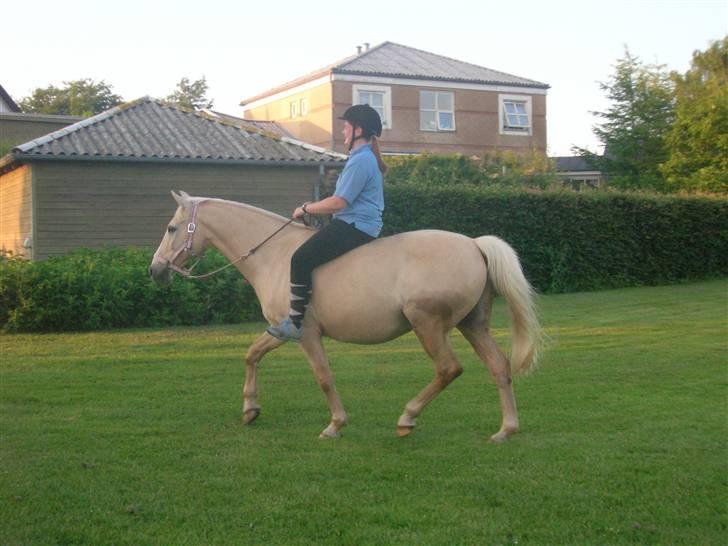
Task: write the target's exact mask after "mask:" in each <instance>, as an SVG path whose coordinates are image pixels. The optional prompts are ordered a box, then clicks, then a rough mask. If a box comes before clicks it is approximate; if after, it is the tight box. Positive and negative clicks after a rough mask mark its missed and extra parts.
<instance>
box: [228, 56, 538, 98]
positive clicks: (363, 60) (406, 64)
mask: <svg viewBox="0 0 728 546" xmlns="http://www.w3.org/2000/svg"><path fill="white" fill-rule="evenodd" d="M326 74H347V75H360V76H376V77H387V78H404V79H423V80H435V81H444V82H457V83H474V84H490V85H509V86H515V87H532V88H538V89H548V88H549V85H548V84H546V83H542V82H538V81H535V80H530V79H527V78H522V77H520V76H514V75H512V74H507V73H506V72H500V71H498V70H493V69H491V68H486V67H484V66H478V65H475V64H471V63H467V62H465V61H459V60H457V59H452V58H450V57H445V56H443V55H437V54H435V53H430V52H428V51H423V50H421V49H416V48H414V47H409V46H405V45H401V44H397V43H394V42H383V43H381V44H379V45H377V46H374V47H372V48H369V49H367V50H365V51H363V52H362V53H360V54H358V55H353V56H350V57H347V58H345V59H342V60H340V61H338V62H336V63H333V64H331V65H329V66H326V67H324V68H320V69H318V70H315V71H313V72H311V73H309V74H306V75H305V76H301V77H299V78H296V79H295V80H292V81H290V82H288V83H285V84H283V85H281V86H279V87H276V88H274V89H270V90H268V91H266V92H264V93H261V94H259V95H256V96H254V97H250V98H248V99H245V100H243V101H242V102H241V104H243V105H245V104H249V103H251V102H253V101H256V100H258V99H261V98H263V97H267V96H269V95H273V94H275V93H278V92H280V91H284V90H286V89H291V88H293V87H297V86H298V85H302V84H303V83H306V82H308V81H311V80H315V79H317V78H320V77H321V76H325V75H326Z"/></svg>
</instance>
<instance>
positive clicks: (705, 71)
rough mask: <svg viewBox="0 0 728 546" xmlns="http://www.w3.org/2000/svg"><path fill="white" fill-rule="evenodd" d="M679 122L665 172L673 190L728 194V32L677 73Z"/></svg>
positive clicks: (669, 141) (674, 128)
mask: <svg viewBox="0 0 728 546" xmlns="http://www.w3.org/2000/svg"><path fill="white" fill-rule="evenodd" d="M673 79H674V81H675V122H674V124H673V126H672V130H671V131H670V133H669V135H668V137H667V147H668V151H669V154H670V156H669V158H668V159H667V161H666V162H665V163H663V164H662V166H661V170H662V173H663V174H664V175H665V177H666V178H667V182H668V185H669V187H670V188H671V189H676V190H680V189H683V190H699V191H713V192H728V36H727V37H725V38H723V39H722V40H719V41H716V42H713V44H712V45H711V46H710V47H709V48H708V49H707V50H706V51H704V52H701V51H696V52H694V53H693V60H692V63H691V66H690V69H689V70H688V71H687V72H686V73H685V75H680V74H678V73H673Z"/></svg>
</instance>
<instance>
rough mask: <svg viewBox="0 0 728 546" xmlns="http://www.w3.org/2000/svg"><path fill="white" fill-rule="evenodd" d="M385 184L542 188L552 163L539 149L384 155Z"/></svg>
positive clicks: (550, 176) (549, 179) (549, 177)
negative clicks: (472, 154) (478, 154)
mask: <svg viewBox="0 0 728 546" xmlns="http://www.w3.org/2000/svg"><path fill="white" fill-rule="evenodd" d="M386 162H387V166H388V167H389V170H388V171H387V175H386V177H385V181H386V182H387V184H401V183H408V184H417V185H418V186H428V187H451V186H460V185H466V186H477V187H501V188H506V187H524V188H546V187H549V186H550V185H552V184H553V183H554V182H556V181H557V177H556V168H555V165H554V162H553V161H552V160H550V159H549V158H548V157H547V156H546V154H544V153H543V152H541V151H539V150H535V149H533V150H527V151H519V152H515V151H511V150H505V151H504V150H488V151H486V152H484V153H483V155H482V157H480V158H471V157H468V156H465V155H461V154H428V153H426V154H421V155H416V156H393V157H387V158H386Z"/></svg>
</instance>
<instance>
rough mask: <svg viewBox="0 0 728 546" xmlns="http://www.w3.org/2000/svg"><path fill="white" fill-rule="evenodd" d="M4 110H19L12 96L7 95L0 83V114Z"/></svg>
mask: <svg viewBox="0 0 728 546" xmlns="http://www.w3.org/2000/svg"><path fill="white" fill-rule="evenodd" d="M5 112H20V106H18V105H17V104H16V103H15V101H14V100H13V97H11V96H10V95H8V92H7V91H5V88H4V87H3V86H2V85H0V114H3V113H5Z"/></svg>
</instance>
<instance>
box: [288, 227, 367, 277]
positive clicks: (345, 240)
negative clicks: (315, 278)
mask: <svg viewBox="0 0 728 546" xmlns="http://www.w3.org/2000/svg"><path fill="white" fill-rule="evenodd" d="M373 240H374V237H372V236H371V235H369V234H368V233H364V232H363V231H361V230H359V229H357V228H356V227H354V226H353V225H351V224H349V223H347V222H344V221H343V220H336V219H334V220H332V221H331V223H330V224H328V225H327V226H325V227H324V228H322V229H321V230H320V231H318V232H317V233H316V234H315V235H314V236H313V237H311V238H310V239H309V240H308V241H306V242H305V243H303V244H302V245H301V246H300V247H299V248H298V250H296V252H295V253H294V254H293V258H291V284H294V285H299V286H305V287H307V289H308V290H310V289H311V285H312V280H311V278H312V274H313V270H314V269H316V268H317V267H318V266H320V265H323V264H325V263H327V262H330V261H331V260H333V259H334V258H338V257H339V256H341V255H342V254H346V253H347V252H349V251H350V250H353V249H355V248H356V247H358V246H361V245H363V244H364V243H368V242H369V241H373Z"/></svg>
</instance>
